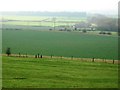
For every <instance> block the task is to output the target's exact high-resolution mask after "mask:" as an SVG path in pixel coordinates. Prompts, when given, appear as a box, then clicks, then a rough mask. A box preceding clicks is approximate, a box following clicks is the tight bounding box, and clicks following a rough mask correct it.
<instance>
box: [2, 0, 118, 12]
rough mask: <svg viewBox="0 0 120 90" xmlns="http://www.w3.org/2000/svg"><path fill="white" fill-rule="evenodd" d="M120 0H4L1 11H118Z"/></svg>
mask: <svg viewBox="0 0 120 90" xmlns="http://www.w3.org/2000/svg"><path fill="white" fill-rule="evenodd" d="M118 1H119V0H2V1H0V11H49V12H60V11H67V12H68V11H69V12H74V11H75V12H79V11H80V12H92V13H94V12H96V11H98V12H101V13H117V11H118Z"/></svg>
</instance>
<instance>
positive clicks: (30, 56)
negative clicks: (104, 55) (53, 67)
mask: <svg viewBox="0 0 120 90" xmlns="http://www.w3.org/2000/svg"><path fill="white" fill-rule="evenodd" d="M1 55H2V56H7V55H6V54H1ZM10 56H11V57H22V58H28V57H29V58H36V59H40V58H41V59H42V58H52V59H57V58H59V59H67V60H80V61H86V62H104V63H111V64H120V60H114V59H113V60H111V59H99V58H76V57H73V56H71V57H63V56H54V55H51V56H45V55H42V54H41V55H40V54H36V55H28V54H27V53H26V54H21V53H18V54H11V55H10Z"/></svg>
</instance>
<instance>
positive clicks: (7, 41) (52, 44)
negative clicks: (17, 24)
mask: <svg viewBox="0 0 120 90" xmlns="http://www.w3.org/2000/svg"><path fill="white" fill-rule="evenodd" d="M117 41H118V37H115V36H104V35H96V34H84V33H80V32H55V31H51V32H50V31H34V30H3V53H5V51H6V48H7V47H10V48H11V52H12V53H15V54H18V53H19V52H20V53H21V54H26V53H27V54H33V55H35V54H37V53H39V54H43V55H54V56H65V57H71V56H73V57H86V58H93V57H94V58H105V59H117V54H118V52H117V50H118V47H117V46H118V44H117Z"/></svg>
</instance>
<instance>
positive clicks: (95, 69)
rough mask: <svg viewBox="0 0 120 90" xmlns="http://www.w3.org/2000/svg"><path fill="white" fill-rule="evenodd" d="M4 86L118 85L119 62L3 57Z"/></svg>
mask: <svg viewBox="0 0 120 90" xmlns="http://www.w3.org/2000/svg"><path fill="white" fill-rule="evenodd" d="M2 62H3V65H2V67H3V68H2V70H3V71H2V76H3V77H2V78H3V79H2V87H3V88H118V65H117V64H108V63H97V62H96V63H95V62H82V61H79V60H64V59H45V58H43V59H35V58H19V57H6V56H3V58H2Z"/></svg>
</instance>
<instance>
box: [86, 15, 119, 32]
mask: <svg viewBox="0 0 120 90" xmlns="http://www.w3.org/2000/svg"><path fill="white" fill-rule="evenodd" d="M88 22H89V23H94V24H96V25H97V29H98V30H101V31H116V32H117V30H118V21H117V18H109V17H106V16H104V15H95V16H92V17H89V18H88Z"/></svg>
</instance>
